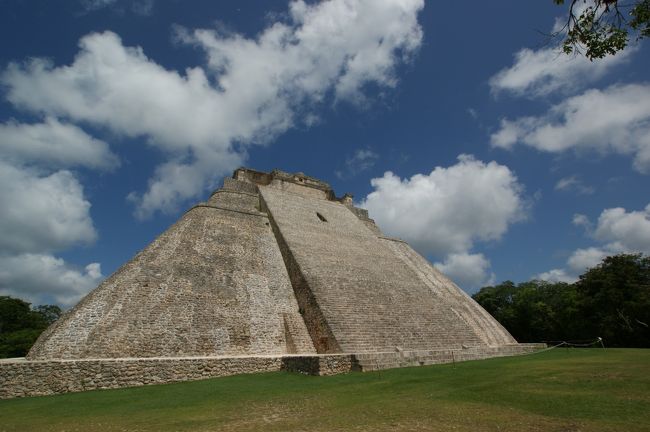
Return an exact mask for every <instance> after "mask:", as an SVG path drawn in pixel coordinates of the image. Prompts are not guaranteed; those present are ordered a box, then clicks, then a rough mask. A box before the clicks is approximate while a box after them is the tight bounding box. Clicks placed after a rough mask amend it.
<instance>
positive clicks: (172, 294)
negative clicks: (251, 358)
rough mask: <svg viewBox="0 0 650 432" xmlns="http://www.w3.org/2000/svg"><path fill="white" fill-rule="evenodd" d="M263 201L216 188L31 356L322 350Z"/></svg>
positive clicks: (73, 313) (58, 324)
mask: <svg viewBox="0 0 650 432" xmlns="http://www.w3.org/2000/svg"><path fill="white" fill-rule="evenodd" d="M238 183H239V182H238ZM241 189H244V188H241ZM249 190H250V189H249ZM258 208H259V198H258V196H257V194H253V193H250V192H249V191H244V190H236V189H235V188H232V189H230V190H229V189H223V190H221V191H219V192H218V193H215V194H214V195H213V196H212V197H211V198H210V200H209V201H208V203H205V204H202V205H199V206H196V207H194V208H193V209H192V210H190V211H188V212H187V213H186V214H185V215H184V216H183V217H182V218H181V219H180V220H179V221H178V222H177V223H176V224H174V225H173V226H172V227H171V228H170V229H168V230H167V231H166V232H165V233H164V234H162V235H161V236H160V237H159V238H158V239H156V241H154V242H153V243H152V244H151V245H149V246H148V247H147V248H146V249H145V250H143V251H142V252H141V253H139V254H138V255H137V256H136V257H135V258H134V259H133V260H132V261H130V262H129V263H127V264H126V265H125V266H123V267H122V268H120V269H119V270H118V271H117V272H116V273H114V274H113V275H112V276H111V277H110V278H108V279H107V280H106V281H105V282H104V283H102V284H101V285H100V287H99V288H97V289H96V290H94V291H93V292H92V293H90V294H89V295H88V296H87V297H86V298H84V299H83V300H82V301H81V302H80V303H79V304H78V305H77V306H75V307H74V308H73V309H72V310H70V311H69V312H68V313H66V314H65V315H64V316H63V317H62V318H61V319H60V320H58V321H57V322H56V323H55V324H54V325H53V326H52V327H50V328H49V329H48V330H47V331H46V332H44V334H43V335H42V336H41V337H40V338H39V340H38V341H37V343H36V344H35V345H34V347H33V348H32V350H31V351H30V353H29V358H30V359H53V358H65V359H81V358H122V357H179V356H205V355H211V356H213V355H243V354H286V353H313V352H315V350H314V347H313V345H312V343H311V338H310V336H309V334H308V333H307V330H306V328H305V325H304V321H303V319H302V317H301V315H300V314H299V311H298V304H297V302H296V300H295V296H294V294H293V289H292V287H291V283H290V281H289V278H288V275H287V270H286V268H285V266H284V262H283V260H282V256H281V254H280V250H279V248H278V245H277V243H276V241H275V237H274V235H273V233H272V231H271V227H270V224H269V221H268V218H267V216H266V214H264V213H261V212H259V210H258Z"/></svg>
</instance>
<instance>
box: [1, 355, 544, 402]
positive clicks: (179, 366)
mask: <svg viewBox="0 0 650 432" xmlns="http://www.w3.org/2000/svg"><path fill="white" fill-rule="evenodd" d="M543 346H545V345H540V344H516V345H512V346H507V347H499V348H473V349H466V350H440V351H402V352H383V353H382V352H380V353H361V354H324V355H323V354H320V355H288V356H243V357H187V358H140V359H133V358H124V359H81V360H46V361H28V360H24V359H8V360H0V399H9V398H16V397H26V396H46V395H53V394H60V393H69V392H79V391H87V390H97V389H114V388H124V387H137V386H143V385H151V384H167V383H173V382H182V381H196V380H202V379H208V378H216V377H224V376H230V375H237V374H245V373H260V372H278V371H287V372H295V373H303V374H307V375H319V376H326V375H335V374H340V373H348V372H351V371H360V372H367V371H375V370H380V369H390V368H397V367H412V366H423V365H431V364H441V363H452V362H460V361H466V360H479V359H483V358H488V357H500V356H510V355H517V354H524V353H530V352H533V351H535V350H536V349H539V348H542V347H543Z"/></svg>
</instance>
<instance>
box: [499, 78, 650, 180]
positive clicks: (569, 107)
mask: <svg viewBox="0 0 650 432" xmlns="http://www.w3.org/2000/svg"><path fill="white" fill-rule="evenodd" d="M491 143H492V145H493V146H495V147H501V148H506V149H509V148H512V147H513V146H514V145H516V144H524V145H527V146H530V147H533V148H536V149H538V150H540V151H545V152H551V153H559V152H562V151H567V150H574V151H577V152H581V151H592V152H598V153H600V154H603V155H604V154H608V153H617V154H624V155H630V156H632V158H633V165H634V168H635V169H636V170H637V171H639V172H641V173H650V85H649V84H627V85H613V86H610V87H607V88H605V89H604V90H595V89H593V90H589V91H586V92H584V93H583V94H581V95H578V96H574V97H571V98H568V99H566V100H565V101H563V102H561V103H559V104H557V105H555V106H553V107H552V108H551V109H550V110H549V111H548V112H547V113H546V114H544V115H541V116H538V117H521V118H519V119H515V120H509V119H503V120H502V121H501V127H500V129H499V130H498V131H497V132H496V133H494V134H493V135H492V137H491Z"/></svg>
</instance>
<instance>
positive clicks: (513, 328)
mask: <svg viewBox="0 0 650 432" xmlns="http://www.w3.org/2000/svg"><path fill="white" fill-rule="evenodd" d="M473 298H474V300H476V301H477V302H478V303H479V304H480V305H481V306H483V307H484V308H485V309H486V310H487V311H488V312H490V314H492V316H494V317H495V318H496V319H497V320H498V321H499V322H500V323H501V324H502V325H503V326H504V327H505V328H506V329H508V331H509V332H510V333H511V334H512V335H513V336H514V337H515V339H517V340H518V341H519V342H540V341H567V340H594V339H596V338H597V337H602V338H603V339H604V341H605V343H606V344H608V345H611V346H625V347H650V328H649V324H650V257H644V256H643V255H641V254H621V255H616V256H611V257H607V258H605V259H604V260H603V261H602V262H601V263H600V264H599V265H598V266H596V267H594V268H592V269H590V270H588V271H587V272H586V273H584V274H583V275H582V276H580V279H579V280H578V281H577V282H575V283H573V284H567V283H564V282H558V283H550V282H544V281H539V280H533V281H529V282H523V283H520V284H518V285H515V284H514V283H512V282H510V281H506V282H503V283H501V284H499V285H496V286H488V287H484V288H482V289H481V290H480V291H479V292H477V293H476V294H474V296H473Z"/></svg>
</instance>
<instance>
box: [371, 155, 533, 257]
mask: <svg viewBox="0 0 650 432" xmlns="http://www.w3.org/2000/svg"><path fill="white" fill-rule="evenodd" d="M371 184H372V186H373V188H374V191H373V192H371V193H370V194H369V195H368V196H367V197H366V198H365V200H363V201H362V202H361V206H363V207H364V208H367V209H368V210H369V212H370V214H371V215H372V217H373V218H374V219H375V220H376V221H377V223H378V224H379V226H380V227H381V228H382V230H384V231H385V232H386V233H388V234H389V235H394V236H397V237H400V238H402V239H404V240H406V241H408V242H409V243H410V244H412V245H414V247H415V248H416V249H418V250H419V251H421V252H423V253H425V254H433V255H437V256H443V255H447V254H450V253H458V252H465V251H467V250H469V249H470V248H471V247H472V246H473V244H474V242H475V241H477V240H481V241H486V240H498V239H499V238H501V236H502V235H503V234H504V233H505V232H506V231H507V229H508V226H509V225H510V224H511V223H513V222H516V221H518V220H521V219H522V218H523V217H524V215H525V211H526V203H525V200H524V198H523V187H522V186H521V185H520V184H519V182H518V181H517V177H516V176H515V175H514V173H513V172H512V171H510V169H508V167H506V166H504V165H499V164H498V163H496V162H494V161H493V162H488V163H485V162H481V161H479V160H476V159H475V158H474V157H473V156H470V155H461V156H459V157H458V163H456V164H455V165H452V166H450V167H448V168H445V167H436V168H435V169H434V170H433V171H431V173H429V174H416V175H414V176H413V177H411V178H410V179H403V180H402V179H401V178H399V177H398V176H396V175H395V174H393V173H392V172H386V173H385V174H384V176H383V177H379V178H374V179H372V180H371Z"/></svg>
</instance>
